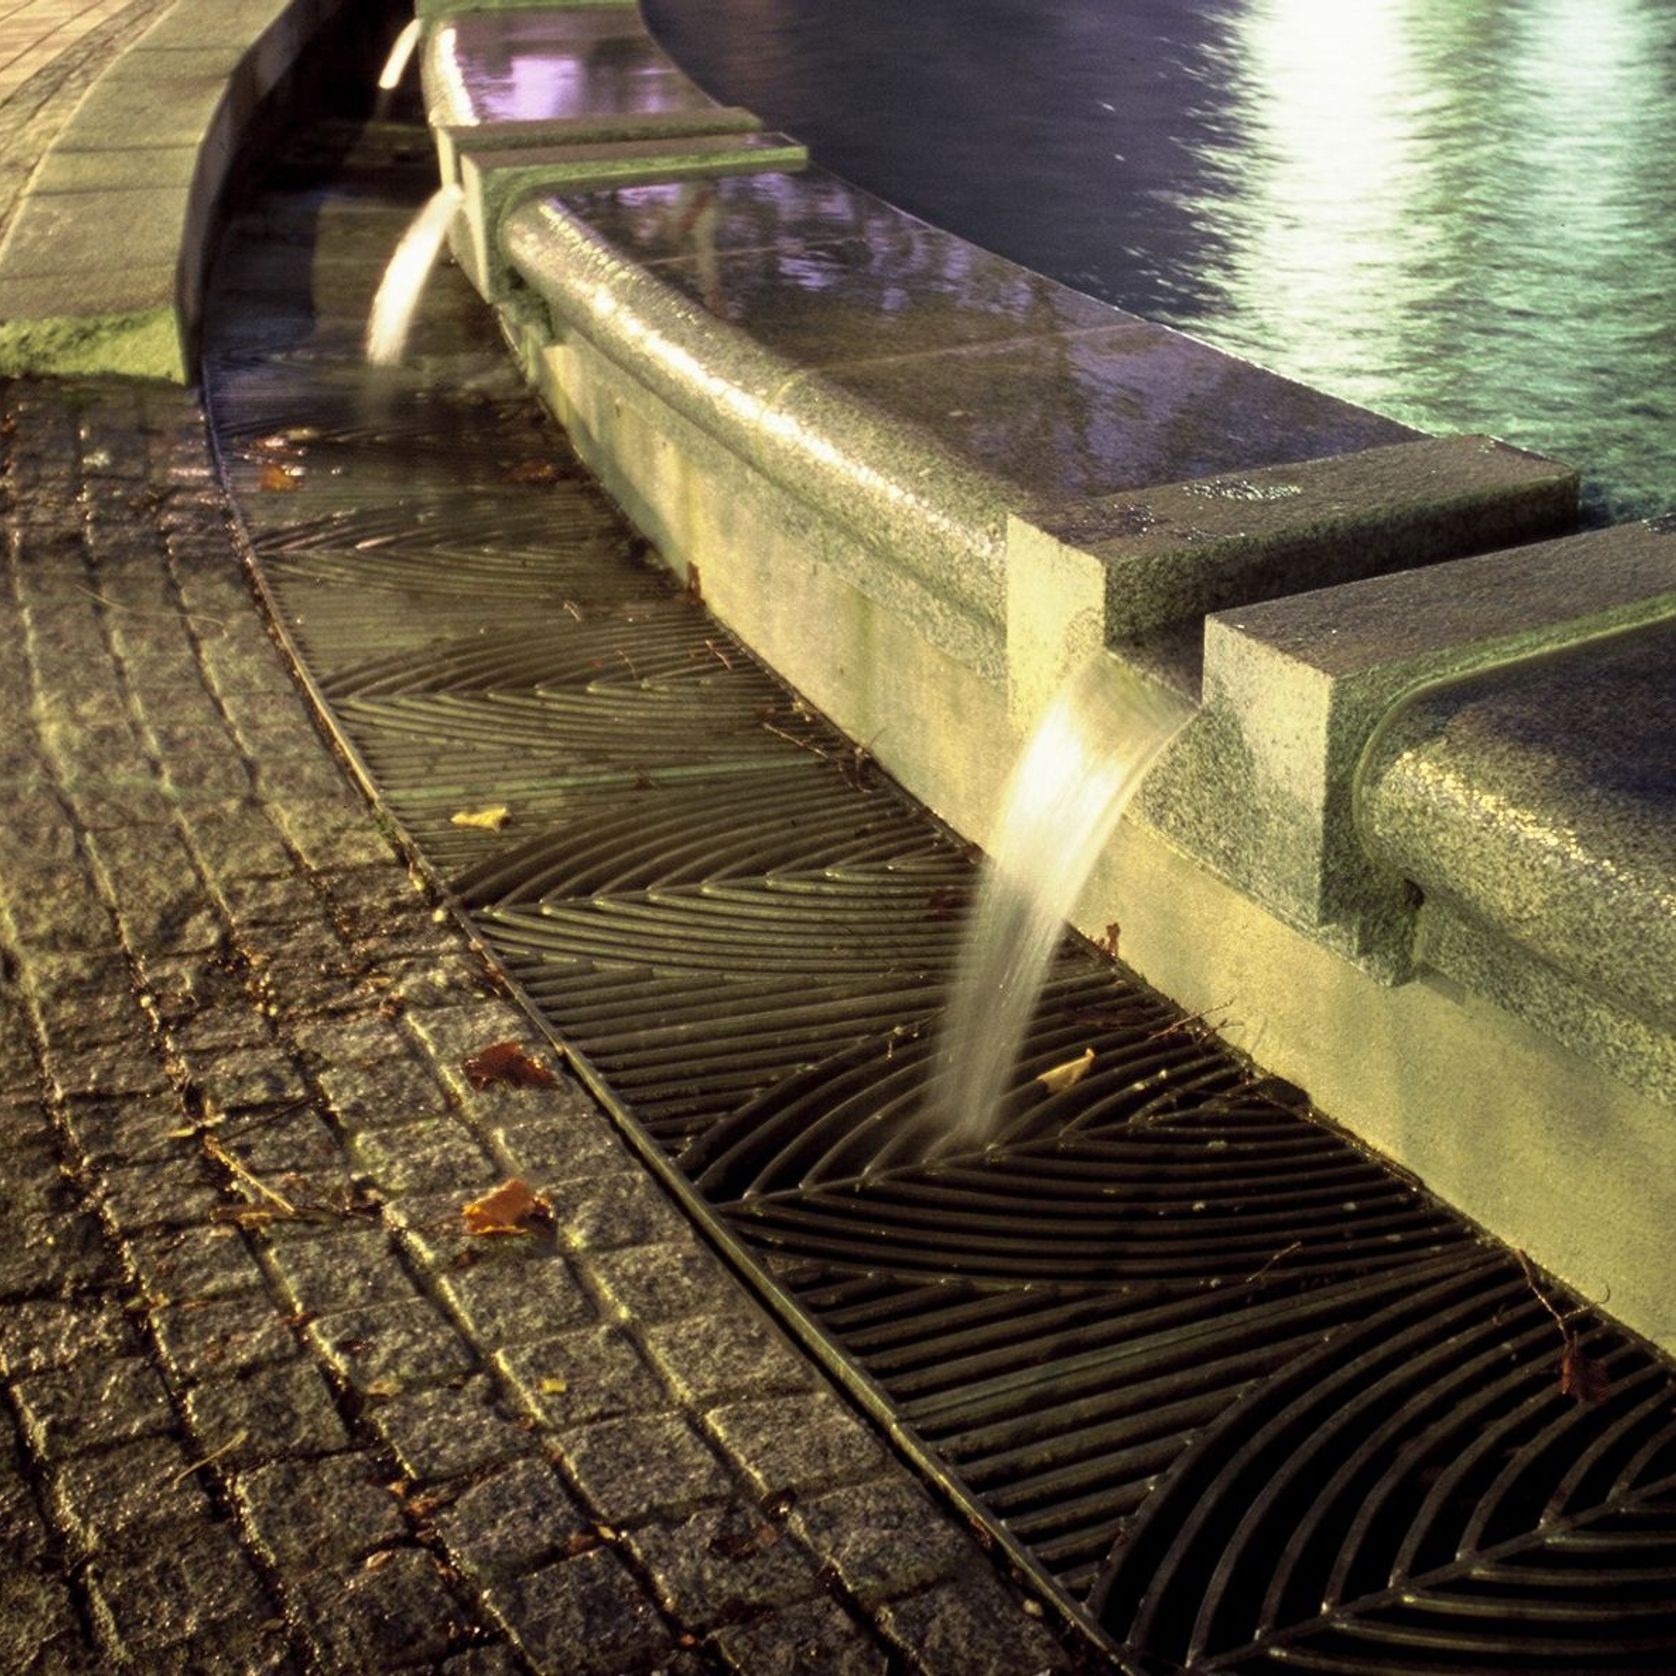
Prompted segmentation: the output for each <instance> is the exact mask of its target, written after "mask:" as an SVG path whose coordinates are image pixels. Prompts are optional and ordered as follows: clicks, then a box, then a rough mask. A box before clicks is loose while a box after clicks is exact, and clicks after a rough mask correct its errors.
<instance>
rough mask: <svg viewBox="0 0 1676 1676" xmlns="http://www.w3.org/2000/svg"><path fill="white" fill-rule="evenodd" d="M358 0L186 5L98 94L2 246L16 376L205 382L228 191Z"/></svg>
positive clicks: (4, 328) (51, 156)
mask: <svg viewBox="0 0 1676 1676" xmlns="http://www.w3.org/2000/svg"><path fill="white" fill-rule="evenodd" d="M346 3H347V0H233V3H232V4H220V3H218V0H177V4H175V5H174V6H172V7H170V9H169V10H168V11H167V12H165V13H164V14H163V16H162V17H160V18H159V19H158V20H157V21H156V22H155V23H154V24H153V25H152V26H151V27H150V28H149V29H147V30H146V31H145V33H144V34H142V35H141V36H139V37H138V39H137V40H135V41H134V42H133V43H132V44H131V45H130V46H129V47H128V48H127V49H126V50H125V51H124V52H123V53H122V54H121V55H120V56H119V57H117V58H116V59H115V60H113V62H112V63H111V64H110V66H109V67H108V68H107V69H106V70H105V72H104V74H103V75H101V76H100V77H99V79H98V80H97V81H96V82H95V83H94V84H93V85H92V87H90V88H89V89H88V90H87V93H86V94H85V95H84V96H83V98H82V100H81V102H80V104H79V105H77V107H76V109H75V111H74V112H73V113H72V114H71V117H70V120H69V121H68V122H67V123H66V124H65V126H64V128H63V130H62V131H61V132H60V133H59V134H58V136H57V138H56V139H55V140H54V141H53V142H52V145H51V146H50V147H49V148H48V150H47V152H46V155H45V156H44V157H43V158H42V159H41V162H40V164H39V165H38V166H37V168H36V170H35V172H34V174H33V175H32V176H31V178H30V181H29V184H28V186H27V187H26V189H25V191H24V194H23V197H22V199H21V200H20V202H19V204H18V209H17V214H16V216H15V217H14V218H13V221H12V223H11V226H10V227H9V228H8V230H7V233H6V237H5V239H4V241H3V242H0V373H3V374H20V373H53V374H96V373H112V374H126V375H129V376H134V377H141V378H157V379H166V380H168V381H170V382H173V383H177V384H185V383H191V382H192V380H193V344H194V341H195V338H196V334H197V327H198V320H199V316H200V309H201V302H202V296H203V288H204V279H205V274H206V270H207V266H208V263H209V259H210V256H211V254H212V242H213V238H214V234H215V220H216V214H217V210H218V206H219V204H220V201H221V197H222V193H223V191H224V189H225V187H226V185H227V182H228V179H229V176H230V174H231V171H232V169H233V167H234V164H235V163H236V161H237V158H238V155H239V152H240V149H241V145H242V142H243V140H244V138H245V135H246V133H247V132H248V130H249V126H250V123H251V121H252V119H253V117H254V116H255V114H256V112H257V109H258V107H259V106H260V104H261V102H262V100H263V99H264V98H266V97H267V95H268V94H269V93H270V92H272V91H273V89H274V88H275V87H276V86H277V85H278V83H279V82H280V80H281V78H282V77H283V76H284V75H285V74H286V73H287V72H288V71H289V70H290V68H291V67H292V65H293V64H294V63H295V62H296V59H297V57H298V54H299V53H300V52H301V51H302V48H303V47H304V45H305V44H306V43H307V42H308V40H309V39H310V38H311V37H312V36H313V35H314V33H315V32H316V31H317V30H318V29H319V28H320V27H321V26H322V25H323V24H324V23H325V22H326V21H327V20H328V19H329V18H330V17H332V16H333V15H334V14H335V13H336V12H337V11H338V10H340V9H341V7H342V6H343V5H344V4H346Z"/></svg>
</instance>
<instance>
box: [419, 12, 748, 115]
mask: <svg viewBox="0 0 1676 1676" xmlns="http://www.w3.org/2000/svg"><path fill="white" fill-rule="evenodd" d="M415 9H416V10H417V12H418V14H419V16H420V17H422V18H434V19H436V20H437V21H436V23H435V24H434V26H433V27H432V28H431V29H429V30H428V31H427V34H426V39H425V47H424V51H423V54H422V55H421V58H420V65H421V74H422V78H423V82H424V87H425V97H426V107H427V113H428V116H429V119H430V122H431V125H432V126H433V127H439V126H446V125H449V124H453V123H469V122H507V121H513V122H519V121H521V122H531V121H546V120H551V119H553V118H556V117H572V116H603V115H607V114H609V113H612V112H618V113H622V112H627V111H634V110H644V111H651V110H668V109H674V108H679V107H682V106H688V107H703V106H709V105H713V104H714V103H715V101H714V100H712V99H711V98H710V97H709V95H708V94H706V93H704V92H703V91H702V90H701V89H699V88H698V87H697V86H696V85H695V84H694V83H693V82H692V81H690V80H689V79H688V78H687V76H686V75H684V74H683V73H682V72H681V70H679V69H678V68H677V67H676V66H675V65H674V64H672V63H671V62H670V61H669V59H668V57H667V56H666V55H665V54H664V53H663V52H662V51H661V49H660V48H659V47H658V46H657V44H656V43H655V42H654V41H653V40H652V39H651V37H650V36H649V35H648V34H647V33H646V30H645V28H644V26H643V25H642V23H641V21H640V15H639V12H638V9H637V8H636V7H635V6H634V5H633V4H621V5H604V6H600V5H592V6H571V7H564V6H530V7H522V6H517V7H489V6H485V7H481V8H470V7H451V6H447V5H434V6H433V5H431V4H429V3H428V0H427V3H426V4H422V5H420V6H417V7H416V8H415Z"/></svg>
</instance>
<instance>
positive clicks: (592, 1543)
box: [564, 1531, 599, 1560]
mask: <svg viewBox="0 0 1676 1676" xmlns="http://www.w3.org/2000/svg"><path fill="white" fill-rule="evenodd" d="M598 1546H599V1538H598V1537H597V1536H595V1535H594V1533H593V1532H592V1531H578V1532H577V1533H576V1534H575V1535H574V1536H572V1537H568V1538H566V1540H565V1545H564V1551H565V1558H566V1559H571V1560H573V1559H575V1558H576V1557H577V1555H579V1554H591V1553H592V1552H593V1551H594V1549H596V1548H597V1547H598Z"/></svg>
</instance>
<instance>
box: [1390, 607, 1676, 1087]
mask: <svg viewBox="0 0 1676 1676" xmlns="http://www.w3.org/2000/svg"><path fill="white" fill-rule="evenodd" d="M1673 668H1676V623H1667V624H1663V625H1660V626H1657V627H1653V628H1646V629H1639V630H1634V631H1630V632H1626V633H1621V634H1614V635H1611V636H1608V637H1607V638H1604V639H1601V640H1598V641H1594V642H1592V643H1590V644H1587V645H1585V646H1581V647H1578V648H1576V649H1574V650H1569V651H1565V652H1561V653H1553V654H1547V655H1539V656H1538V657H1536V658H1534V659H1533V660H1531V661H1530V662H1528V663H1524V664H1513V665H1510V666H1507V667H1504V668H1499V669H1496V670H1493V671H1490V672H1488V673H1486V674H1483V675H1479V676H1476V677H1472V678H1469V679H1466V680H1462V681H1458V682H1454V683H1449V684H1445V685H1442V686H1438V687H1433V688H1428V689H1427V690H1425V691H1424V692H1422V693H1420V694H1419V695H1417V696H1416V697H1415V698H1414V699H1412V700H1411V701H1410V702H1409V703H1408V704H1406V705H1405V706H1403V708H1402V709H1401V710H1400V711H1398V712H1396V713H1395V714H1394V715H1393V716H1392V717H1391V718H1389V719H1388V720H1387V722H1386V723H1385V724H1384V725H1383V726H1382V727H1381V729H1380V732H1379V735H1378V737H1377V739H1376V740H1375V742H1374V746H1373V749H1372V750H1371V751H1370V753H1369V757H1368V760H1367V763H1366V766H1365V769H1364V773H1363V779H1362V793H1361V797H1360V800H1359V808H1358V814H1359V823H1358V824H1359V829H1360V831H1361V833H1362V835H1363V838H1364V839H1365V841H1366V842H1367V844H1368V846H1369V848H1370V850H1371V851H1372V852H1373V854H1374V855H1375V856H1376V857H1378V859H1380V860H1382V861H1384V862H1386V863H1388V864H1389V865H1390V866H1391V867H1392V868H1393V869H1395V870H1396V871H1398V872H1400V873H1401V874H1402V875H1403V876H1404V877H1405V878H1409V879H1412V880H1413V881H1414V882H1415V883H1416V884H1418V885H1419V886H1420V887H1421V889H1422V890H1423V891H1424V892H1425V894H1426V900H1427V904H1428V909H1430V910H1433V911H1434V913H1435V911H1437V910H1440V909H1443V908H1448V909H1450V910H1453V911H1454V912H1455V913H1456V914H1458V915H1460V916H1461V917H1462V918H1463V919H1465V920H1467V921H1469V922H1471V923H1472V924H1473V925H1476V926H1477V927H1479V928H1480V929H1481V930H1487V931H1489V932H1491V933H1494V934H1496V935H1497V936H1499V937H1501V938H1504V939H1506V941H1507V942H1508V943H1511V944H1513V945H1515V946H1516V948H1518V949H1523V950H1526V951H1528V952H1529V953H1532V954H1535V955H1536V956H1538V957H1539V959H1540V961H1541V962H1542V963H1544V965H1545V966H1546V967H1549V968H1552V969H1553V970H1554V971H1557V972H1558V973H1560V974H1563V975H1564V976H1565V977H1566V978H1567V979H1569V980H1570V984H1569V986H1568V989H1569V990H1572V991H1575V990H1582V991H1584V992H1586V993H1588V994H1590V995H1592V996H1594V997H1596V998H1597V999H1608V1000H1611V1001H1615V1002H1616V1003H1617V1004H1618V1005H1619V1006H1620V1007H1622V1008H1624V1009H1626V1010H1628V1011H1629V1012H1631V1013H1634V1014H1635V1015H1637V1016H1639V1017H1640V1018H1642V1019H1644V1020H1646V1021H1648V1022H1649V1023H1651V1024H1653V1025H1655V1026H1657V1027H1659V1028H1660V1029H1663V1030H1665V1031H1669V1030H1671V1029H1672V1028H1673V1027H1676V687H1673V684H1672V681H1671V671H1672V669H1673ZM1467 941H1468V939H1467V938H1466V937H1465V935H1464V934H1455V935H1452V936H1449V937H1447V938H1440V937H1439V936H1438V935H1436V933H1435V928H1434V935H1433V937H1432V945H1433V950H1434V953H1433V959H1434V960H1436V959H1439V958H1441V959H1442V960H1443V961H1444V962H1445V969H1449V970H1459V969H1461V968H1462V967H1464V966H1465V965H1466V964H1467V960H1468V959H1469V958H1471V951H1468V950H1467V948H1466V943H1467ZM1445 943H1447V947H1445V946H1444V944H1445ZM1451 949H1459V951H1460V953H1461V955H1462V956H1463V958H1461V959H1457V960H1454V961H1450V959H1449V951H1450V950H1451ZM1477 953H1478V958H1476V959H1472V961H1471V964H1472V977H1473V981H1474V984H1475V987H1478V988H1480V989H1484V990H1485V991H1486V992H1488V993H1491V994H1495V995H1498V996H1501V997H1503V998H1504V999H1506V1000H1508V1001H1509V1002H1510V1003H1512V1004H1514V1005H1518V1006H1519V1007H1520V1009H1521V1010H1525V1008H1527V1007H1529V1006H1530V1005H1531V998H1530V997H1529V996H1528V995H1527V994H1526V993H1525V992H1526V991H1528V990H1529V988H1530V983H1531V979H1530V975H1529V972H1528V971H1526V972H1525V973H1524V975H1523V977H1522V979H1521V980H1520V981H1519V982H1518V984H1517V986H1516V991H1517V992H1515V984H1514V983H1513V982H1512V981H1510V980H1508V979H1506V978H1502V977H1499V976H1498V966H1501V967H1504V966H1506V965H1508V964H1510V963H1512V957H1511V956H1510V955H1507V954H1504V956H1503V959H1502V960H1501V961H1500V962H1491V961H1489V960H1488V959H1486V958H1484V957H1483V952H1482V941H1480V943H1479V945H1478V950H1477ZM1519 964H1521V966H1523V967H1526V968H1528V967H1529V966H1530V962H1528V961H1525V962H1521V963H1519ZM1566 999H1567V1001H1568V1003H1569V1001H1570V996H1569V994H1568V996H1567V997H1566ZM1543 1010H1544V1012H1545V1014H1546V1015H1547V1016H1548V1017H1549V1018H1550V1019H1552V1018H1554V1017H1561V1018H1563V1017H1565V1016H1568V1015H1569V1013H1570V1012H1571V1011H1572V1010H1573V1009H1572V1007H1571V1006H1570V1005H1569V1004H1568V1005H1567V1006H1565V1007H1560V1006H1557V1005H1556V1004H1554V1003H1553V1002H1550V1004H1549V1005H1548V1006H1546V1007H1545V1008H1544V1009H1543ZM1597 1033H1598V1032H1597ZM1641 1034H1642V1035H1645V1032H1642V1033H1641ZM1637 1045H1638V1046H1639V1045H1640V1044H1639V1043H1638V1044H1637ZM1617 1058H1618V1059H1619V1060H1620V1061H1623V1062H1627V1063H1629V1064H1631V1065H1633V1064H1635V1063H1636V1062H1637V1060H1638V1059H1639V1058H1640V1055H1638V1054H1636V1055H1625V1054H1619V1055H1617ZM1667 1071H1668V1068H1667ZM1667 1093H1668V1094H1669V1095H1671V1096H1676V1084H1671V1085H1669V1087H1668V1089H1667Z"/></svg>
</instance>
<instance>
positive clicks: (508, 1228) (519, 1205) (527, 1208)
mask: <svg viewBox="0 0 1676 1676" xmlns="http://www.w3.org/2000/svg"><path fill="white" fill-rule="evenodd" d="M463 1214H464V1216H465V1219H466V1232H467V1233H468V1234H537V1233H545V1232H546V1231H547V1230H548V1229H550V1228H551V1227H552V1226H553V1207H552V1206H551V1205H550V1204H549V1203H548V1202H547V1201H546V1200H545V1199H544V1198H542V1196H541V1195H540V1194H539V1193H537V1192H536V1191H535V1190H534V1189H533V1188H532V1187H531V1186H530V1185H529V1183H528V1182H526V1181H521V1180H520V1179H519V1178H518V1177H517V1176H513V1177H512V1179H511V1180H510V1181H503V1182H502V1183H501V1184H500V1186H499V1187H497V1188H496V1189H495V1190H494V1191H493V1192H492V1193H485V1194H484V1195H483V1197H482V1198H481V1199H473V1200H472V1202H471V1203H470V1204H469V1205H467V1206H466V1207H465V1209H464V1212H463Z"/></svg>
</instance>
